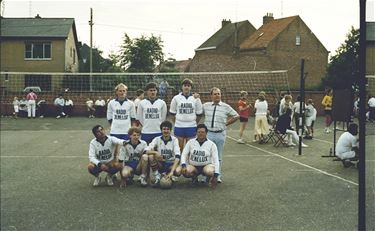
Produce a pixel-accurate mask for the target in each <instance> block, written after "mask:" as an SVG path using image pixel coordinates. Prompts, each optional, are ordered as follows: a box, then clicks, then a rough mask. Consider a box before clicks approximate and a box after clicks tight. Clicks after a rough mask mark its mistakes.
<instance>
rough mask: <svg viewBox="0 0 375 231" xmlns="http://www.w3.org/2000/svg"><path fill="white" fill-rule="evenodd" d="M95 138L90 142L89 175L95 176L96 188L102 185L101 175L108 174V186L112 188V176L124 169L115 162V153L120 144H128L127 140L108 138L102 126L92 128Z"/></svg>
mask: <svg viewBox="0 0 375 231" xmlns="http://www.w3.org/2000/svg"><path fill="white" fill-rule="evenodd" d="M92 133H93V134H94V136H95V138H94V139H92V140H91V142H90V149H89V160H90V163H89V165H88V167H87V168H88V170H89V173H91V174H92V175H94V176H95V180H94V184H93V185H94V186H98V185H99V183H100V176H99V174H100V173H101V172H102V171H105V172H107V173H108V175H107V176H106V181H107V184H108V185H110V186H112V185H113V181H112V176H113V175H114V174H116V173H117V172H118V171H120V170H121V169H122V165H121V164H120V163H119V162H118V161H116V160H115V158H114V153H115V149H116V147H117V145H118V144H123V145H125V144H126V141H125V140H121V139H118V138H116V137H113V136H107V135H106V132H105V130H104V128H103V127H102V126H101V125H96V126H94V127H93V128H92Z"/></svg>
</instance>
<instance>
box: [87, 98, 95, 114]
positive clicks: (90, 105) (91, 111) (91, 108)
mask: <svg viewBox="0 0 375 231" xmlns="http://www.w3.org/2000/svg"><path fill="white" fill-rule="evenodd" d="M86 106H87V111H88V113H89V118H95V116H94V112H95V108H94V101H92V99H90V98H87V101H86Z"/></svg>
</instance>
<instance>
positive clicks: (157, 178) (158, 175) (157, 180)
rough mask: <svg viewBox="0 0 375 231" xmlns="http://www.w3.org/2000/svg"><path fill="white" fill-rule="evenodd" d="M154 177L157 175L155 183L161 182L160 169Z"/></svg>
mask: <svg viewBox="0 0 375 231" xmlns="http://www.w3.org/2000/svg"><path fill="white" fill-rule="evenodd" d="M154 177H155V183H154V184H159V183H160V178H161V175H160V173H159V172H158V171H156V172H155V173H154Z"/></svg>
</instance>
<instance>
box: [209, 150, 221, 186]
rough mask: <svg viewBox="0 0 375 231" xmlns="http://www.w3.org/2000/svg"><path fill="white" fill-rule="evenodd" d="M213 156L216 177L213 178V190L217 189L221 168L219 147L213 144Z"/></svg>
mask: <svg viewBox="0 0 375 231" xmlns="http://www.w3.org/2000/svg"><path fill="white" fill-rule="evenodd" d="M211 155H212V160H213V162H214V166H215V171H214V176H213V177H212V178H211V187H212V188H213V189H215V188H216V185H217V178H218V177H219V175H220V174H219V166H220V162H219V153H218V151H217V147H216V145H215V144H212V147H211Z"/></svg>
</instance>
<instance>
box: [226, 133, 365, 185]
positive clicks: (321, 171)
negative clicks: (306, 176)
mask: <svg viewBox="0 0 375 231" xmlns="http://www.w3.org/2000/svg"><path fill="white" fill-rule="evenodd" d="M227 137H228V138H229V139H231V140H233V141H237V140H236V139H235V138H233V137H231V136H227ZM245 145H246V146H249V147H251V148H254V149H257V150H259V151H262V152H265V153H268V154H271V155H273V156H277V157H280V158H282V159H284V160H287V161H290V162H292V163H295V164H298V165H301V166H303V167H306V168H310V169H312V170H315V171H317V172H320V173H322V174H324V175H327V176H331V177H334V178H337V179H339V180H342V181H345V182H347V183H350V184H353V185H356V186H358V183H356V182H354V181H351V180H347V179H345V178H342V177H339V176H336V175H333V174H331V173H328V172H326V171H323V170H320V169H318V168H314V167H312V166H310V165H307V164H304V163H301V162H298V161H295V160H292V159H289V158H286V157H285V156H282V155H279V154H276V153H273V152H270V151H267V150H265V149H262V148H258V147H256V146H253V145H250V144H245Z"/></svg>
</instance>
